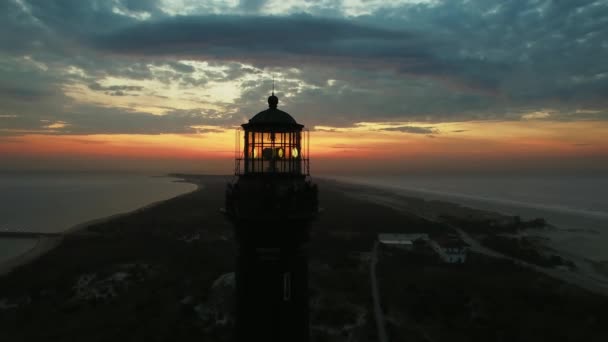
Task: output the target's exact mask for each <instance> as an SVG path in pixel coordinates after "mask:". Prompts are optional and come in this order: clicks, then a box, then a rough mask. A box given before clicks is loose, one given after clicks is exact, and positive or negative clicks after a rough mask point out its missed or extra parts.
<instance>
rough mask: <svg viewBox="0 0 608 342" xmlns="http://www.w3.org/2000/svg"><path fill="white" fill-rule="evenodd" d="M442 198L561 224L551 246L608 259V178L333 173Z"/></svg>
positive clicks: (425, 196)
mask: <svg viewBox="0 0 608 342" xmlns="http://www.w3.org/2000/svg"><path fill="white" fill-rule="evenodd" d="M330 178H334V179H338V180H343V181H348V182H353V183H358V184H367V185H372V186H378V187H383V188H387V189H391V190H393V191H395V192H398V193H403V194H409V195H414V196H418V197H423V198H426V199H440V200H447V201H451V202H455V203H460V204H464V205H467V206H470V207H474V208H479V209H486V210H493V211H498V212H502V213H505V214H510V215H520V216H522V217H524V218H528V219H529V218H535V217H543V218H545V219H547V220H548V221H549V223H551V224H552V225H554V226H556V228H558V229H557V230H555V231H553V232H547V233H544V235H545V236H547V237H549V238H550V239H551V245H552V247H554V248H556V249H559V250H562V251H565V252H567V253H571V254H575V255H578V256H582V257H586V258H590V259H594V260H608V177H542V178H541V177H504V176H502V177H501V176H495V177H382V178H374V177H365V178H363V177H330Z"/></svg>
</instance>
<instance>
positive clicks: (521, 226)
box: [441, 215, 549, 235]
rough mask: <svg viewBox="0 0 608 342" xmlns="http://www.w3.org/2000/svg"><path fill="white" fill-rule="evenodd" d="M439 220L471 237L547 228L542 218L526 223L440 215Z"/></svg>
mask: <svg viewBox="0 0 608 342" xmlns="http://www.w3.org/2000/svg"><path fill="white" fill-rule="evenodd" d="M441 219H442V220H444V221H445V222H447V223H450V224H453V225H455V226H457V227H459V228H461V229H463V230H464V231H466V232H467V233H469V234H472V235H488V234H500V233H504V234H517V233H519V232H521V231H523V230H526V229H545V228H549V225H548V224H547V222H546V221H545V219H543V218H535V219H532V220H528V221H526V220H522V219H521V217H519V216H497V217H483V216H481V217H480V216H474V215H467V216H454V215H442V216H441Z"/></svg>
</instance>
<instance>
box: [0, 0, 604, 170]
mask: <svg viewBox="0 0 608 342" xmlns="http://www.w3.org/2000/svg"><path fill="white" fill-rule="evenodd" d="M606 61H608V0H605V1H591V0H590V1H585V0H576V1H575V0H511V1H499V0H449V1H448V0H445V1H440V0H409V1H408V0H401V1H382V0H343V1H291V0H279V1H275V0H269V1H264V0H253V1H238V0H231V1H220V0H217V1H216V0H214V1H194V0H149V1H144V0H90V1H86V0H4V1H1V2H0V170H30V169H34V170H134V171H135V170H138V171H153V172H171V171H185V172H204V173H230V172H231V171H232V167H233V165H234V163H233V161H232V160H231V159H232V158H233V156H234V148H235V130H236V129H237V128H238V127H239V125H240V124H242V123H245V122H247V120H248V119H249V118H251V117H252V116H253V115H255V114H256V113H258V112H260V111H262V110H264V109H265V108H267V106H268V105H267V103H266V99H267V97H268V95H269V94H270V92H271V90H272V79H273V78H274V79H275V83H276V95H277V96H278V97H279V99H280V100H279V101H280V102H279V108H280V109H282V110H284V111H286V112H288V113H290V114H291V115H292V116H293V117H294V118H295V119H296V120H297V121H298V122H300V123H302V124H304V125H305V126H306V127H307V128H308V129H309V130H310V137H311V159H312V162H311V172H312V173H313V174H314V173H315V172H316V173H319V174H338V173H340V174H351V173H352V174H404V173H435V172H447V173H460V172H463V173H473V172H507V173H514V172H524V173H526V172H540V173H541V174H552V173H561V172H570V173H574V174H581V175H582V174H587V173H590V172H591V173H598V172H599V173H601V172H606V171H608V62H606Z"/></svg>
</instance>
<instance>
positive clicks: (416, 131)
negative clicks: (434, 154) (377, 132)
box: [381, 126, 439, 134]
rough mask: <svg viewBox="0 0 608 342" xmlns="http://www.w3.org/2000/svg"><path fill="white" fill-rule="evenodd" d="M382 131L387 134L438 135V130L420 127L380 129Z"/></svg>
mask: <svg viewBox="0 0 608 342" xmlns="http://www.w3.org/2000/svg"><path fill="white" fill-rule="evenodd" d="M381 130H382V131H389V132H402V133H411V134H438V133H439V130H438V129H436V128H433V127H420V126H398V127H388V128H382V129H381Z"/></svg>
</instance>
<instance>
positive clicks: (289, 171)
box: [235, 92, 309, 176]
mask: <svg viewBox="0 0 608 342" xmlns="http://www.w3.org/2000/svg"><path fill="white" fill-rule="evenodd" d="M278 103H279V98H278V97H276V96H275V95H274V92H273V93H272V95H271V96H269V97H268V109H266V110H264V111H261V112H260V113H258V114H256V115H255V116H254V117H253V118H251V119H250V120H249V122H248V123H246V124H243V125H242V128H243V129H242V131H239V134H238V136H237V145H236V149H237V151H236V154H237V156H236V163H235V174H236V175H244V176H247V175H251V176H253V175H260V176H261V175H273V176H281V175H283V176H298V175H299V176H307V175H308V174H309V167H308V131H304V130H303V128H304V125H301V124H299V123H297V122H296V120H295V119H294V118H293V117H292V116H291V115H289V114H288V113H286V112H284V111H282V110H279V109H278V108H277V106H278ZM241 134H244V136H243V137H242V141H243V144H244V146H243V148H242V149H241V146H240V142H241Z"/></svg>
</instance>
